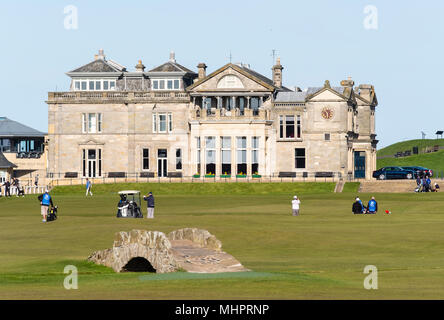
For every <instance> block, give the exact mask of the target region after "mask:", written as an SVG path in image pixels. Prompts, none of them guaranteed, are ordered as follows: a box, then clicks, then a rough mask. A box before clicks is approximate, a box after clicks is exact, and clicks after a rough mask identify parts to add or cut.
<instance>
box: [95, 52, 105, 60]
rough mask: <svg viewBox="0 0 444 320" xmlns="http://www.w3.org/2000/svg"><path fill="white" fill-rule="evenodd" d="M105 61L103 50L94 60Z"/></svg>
mask: <svg viewBox="0 0 444 320" xmlns="http://www.w3.org/2000/svg"><path fill="white" fill-rule="evenodd" d="M98 59H100V60H105V52H104V51H103V49H100V50H99V54H96V55H94V60H98Z"/></svg>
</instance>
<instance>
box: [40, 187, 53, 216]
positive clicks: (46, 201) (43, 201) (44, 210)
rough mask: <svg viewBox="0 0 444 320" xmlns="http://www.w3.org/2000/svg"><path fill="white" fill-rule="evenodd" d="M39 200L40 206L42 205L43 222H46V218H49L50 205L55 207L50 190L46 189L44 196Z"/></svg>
mask: <svg viewBox="0 0 444 320" xmlns="http://www.w3.org/2000/svg"><path fill="white" fill-rule="evenodd" d="M38 199H39V201H40V205H41V207H40V212H41V214H42V216H43V220H42V222H46V217H47V216H48V208H49V205H51V206H54V204H53V203H52V198H51V196H50V195H49V191H48V189H46V191H45V193H44V194H41V195H39V197H38Z"/></svg>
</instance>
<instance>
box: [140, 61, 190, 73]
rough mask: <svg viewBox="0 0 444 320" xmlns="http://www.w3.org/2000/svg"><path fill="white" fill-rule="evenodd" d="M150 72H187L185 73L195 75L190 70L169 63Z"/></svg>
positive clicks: (174, 63)
mask: <svg viewBox="0 0 444 320" xmlns="http://www.w3.org/2000/svg"><path fill="white" fill-rule="evenodd" d="M149 72H185V73H195V72H193V71H191V70H190V69H188V68H186V67H184V66H182V65H180V64H178V63H176V62H171V61H168V62H166V63H164V64H162V65H160V66H158V67H155V68H154V69H152V70H150V71H149Z"/></svg>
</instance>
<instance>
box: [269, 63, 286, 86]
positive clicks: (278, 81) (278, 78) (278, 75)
mask: <svg viewBox="0 0 444 320" xmlns="http://www.w3.org/2000/svg"><path fill="white" fill-rule="evenodd" d="M282 69H284V67H283V66H282V65H281V58H277V59H276V64H275V65H274V66H273V68H271V70H273V84H274V85H275V86H276V87H278V88H282Z"/></svg>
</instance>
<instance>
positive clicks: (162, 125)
mask: <svg viewBox="0 0 444 320" xmlns="http://www.w3.org/2000/svg"><path fill="white" fill-rule="evenodd" d="M166 131H167V120H166V114H159V132H160V133H163V132H166Z"/></svg>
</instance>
